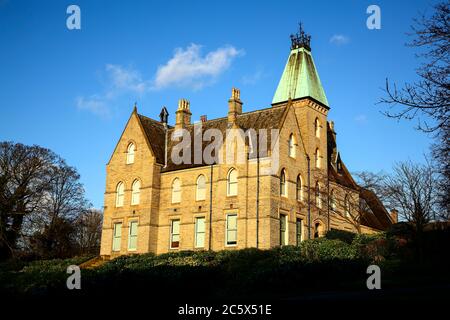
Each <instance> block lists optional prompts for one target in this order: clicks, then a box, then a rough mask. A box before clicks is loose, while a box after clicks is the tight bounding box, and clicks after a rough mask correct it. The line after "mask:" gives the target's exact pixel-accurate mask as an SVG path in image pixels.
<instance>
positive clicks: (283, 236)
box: [280, 214, 288, 246]
mask: <svg viewBox="0 0 450 320" xmlns="http://www.w3.org/2000/svg"><path fill="white" fill-rule="evenodd" d="M287 236H288V234H287V215H285V214H281V215H280V245H282V246H285V245H287V243H288V238H287Z"/></svg>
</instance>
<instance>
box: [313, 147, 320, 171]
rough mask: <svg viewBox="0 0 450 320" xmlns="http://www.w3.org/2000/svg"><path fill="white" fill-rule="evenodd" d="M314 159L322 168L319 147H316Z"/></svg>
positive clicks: (317, 165) (318, 166)
mask: <svg viewBox="0 0 450 320" xmlns="http://www.w3.org/2000/svg"><path fill="white" fill-rule="evenodd" d="M314 161H315V162H316V168H320V151H319V148H317V149H316V152H315V153H314Z"/></svg>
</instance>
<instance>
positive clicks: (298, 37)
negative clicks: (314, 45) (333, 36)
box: [291, 22, 311, 51]
mask: <svg viewBox="0 0 450 320" xmlns="http://www.w3.org/2000/svg"><path fill="white" fill-rule="evenodd" d="M298 48H305V49H307V50H309V51H311V36H310V35H308V34H306V33H305V31H303V24H302V23H301V22H300V23H299V24H298V33H297V34H291V49H298Z"/></svg>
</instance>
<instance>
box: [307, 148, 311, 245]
mask: <svg viewBox="0 0 450 320" xmlns="http://www.w3.org/2000/svg"><path fill="white" fill-rule="evenodd" d="M306 160H307V161H308V240H309V239H311V164H310V160H311V159H310V158H309V155H308V154H306Z"/></svg>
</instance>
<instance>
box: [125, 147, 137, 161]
mask: <svg viewBox="0 0 450 320" xmlns="http://www.w3.org/2000/svg"><path fill="white" fill-rule="evenodd" d="M135 151H136V147H135V146H134V143H133V142H132V143H130V144H129V145H128V148H127V164H131V163H134V152H135Z"/></svg>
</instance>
